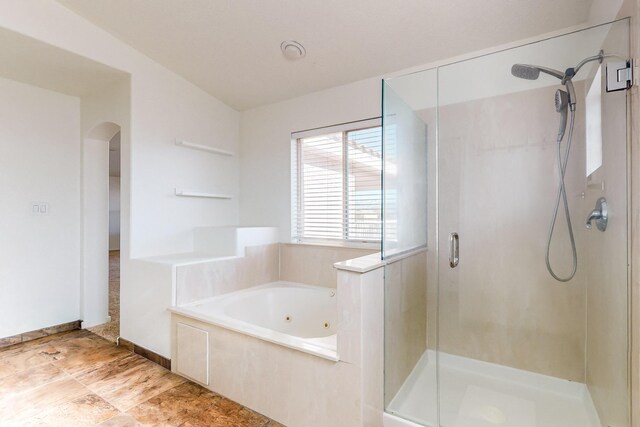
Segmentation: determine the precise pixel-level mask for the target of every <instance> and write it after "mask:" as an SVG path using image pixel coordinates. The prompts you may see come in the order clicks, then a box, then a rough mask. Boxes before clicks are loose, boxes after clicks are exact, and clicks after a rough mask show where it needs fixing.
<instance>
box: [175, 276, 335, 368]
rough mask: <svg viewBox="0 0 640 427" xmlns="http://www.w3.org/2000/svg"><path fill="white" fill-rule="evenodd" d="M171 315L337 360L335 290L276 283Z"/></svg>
mask: <svg viewBox="0 0 640 427" xmlns="http://www.w3.org/2000/svg"><path fill="white" fill-rule="evenodd" d="M171 311H172V312H174V313H177V314H180V315H182V316H186V317H190V318H192V319H196V320H200V321H203V322H207V323H211V324H214V325H217V326H221V327H223V328H227V329H230V330H232V331H236V332H240V333H243V334H246V335H250V336H252V337H256V338H260V339H262V340H265V341H269V342H272V343H276V344H280V345H283V346H285V347H289V348H292V349H295V350H300V351H303V352H305V353H309V354H313V355H316V356H319V357H323V358H325V359H329V360H333V361H337V360H338V354H337V350H336V342H337V340H336V330H337V318H338V308H337V303H336V290H335V289H334V288H325V287H321V286H311V285H303V284H301V283H292V282H282V281H280V282H273V283H267V284H265V285H260V286H254V287H252V288H248V289H243V290H241V291H236V292H231V293H227V294H222V295H219V296H216V297H213V298H209V299H206V300H202V301H197V302H195V303H190V304H185V305H182V306H180V307H174V308H172V309H171Z"/></svg>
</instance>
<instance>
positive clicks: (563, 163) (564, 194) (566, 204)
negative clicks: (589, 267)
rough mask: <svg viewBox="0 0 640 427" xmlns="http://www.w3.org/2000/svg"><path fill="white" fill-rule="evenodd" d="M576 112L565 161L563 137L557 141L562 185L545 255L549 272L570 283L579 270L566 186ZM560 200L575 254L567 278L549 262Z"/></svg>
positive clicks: (558, 279) (571, 119)
mask: <svg viewBox="0 0 640 427" xmlns="http://www.w3.org/2000/svg"><path fill="white" fill-rule="evenodd" d="M575 115H576V112H575V110H574V109H571V118H570V124H569V135H568V139H567V148H566V150H565V155H564V161H563V160H562V152H561V150H562V147H561V145H562V137H559V138H558V141H557V144H556V146H557V153H558V156H557V157H558V172H560V185H559V186H558V195H557V197H556V205H555V209H554V210H553V217H552V219H551V224H550V226H549V237H548V238H547V252H546V254H545V261H546V263H547V270H548V271H549V274H551V276H553V278H554V279H556V280H557V281H559V282H568V281H569V280H571V279H573V276H575V275H576V270H577V269H578V255H577V253H576V241H575V239H574V237H573V227H572V226H571V215H570V213H569V202H568V201H567V189H566V187H565V184H564V173H565V171H566V170H567V163H568V162H569V153H570V151H571V140H572V139H573V124H574V119H575ZM560 198H562V202H563V203H564V216H565V218H566V220H567V230H568V231H569V240H571V251H572V254H573V268H572V271H571V274H570V275H569V276H567V277H560V276H558V275H557V274H556V273H555V272H554V271H553V268H552V267H551V263H550V262H549V251H550V249H551V239H552V237H553V231H554V229H555V226H556V219H557V218H558V210H559V209H560Z"/></svg>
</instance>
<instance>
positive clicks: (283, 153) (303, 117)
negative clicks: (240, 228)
mask: <svg viewBox="0 0 640 427" xmlns="http://www.w3.org/2000/svg"><path fill="white" fill-rule="evenodd" d="M380 93H381V83H380V80H379V79H368V80H363V81H360V82H357V83H352V84H349V85H346V86H340V87H336V88H332V89H329V90H325V91H322V92H316V93H312V94H310V95H306V96H302V97H299V98H295V99H292V100H289V101H284V102H280V103H277V104H271V105H267V106H264V107H259V108H255V109H252V110H249V111H246V112H244V113H243V114H242V126H241V132H242V133H241V174H240V188H241V190H240V193H241V194H242V198H241V200H240V211H241V214H240V219H241V223H242V224H243V225H252V226H253V225H255V226H275V227H278V229H279V230H280V239H281V241H283V242H288V241H290V240H291V194H290V187H291V182H290V181H291V161H290V160H291V159H290V155H291V146H290V141H291V132H295V131H301V130H306V129H312V128H317V127H321V126H329V125H335V124H338V123H344V122H349V121H355V120H361V119H367V118H372V117H378V116H380Z"/></svg>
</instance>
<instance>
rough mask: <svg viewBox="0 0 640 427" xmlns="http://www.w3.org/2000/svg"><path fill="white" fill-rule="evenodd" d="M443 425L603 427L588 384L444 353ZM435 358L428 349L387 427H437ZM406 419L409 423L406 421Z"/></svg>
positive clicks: (398, 398) (403, 389)
mask: <svg viewBox="0 0 640 427" xmlns="http://www.w3.org/2000/svg"><path fill="white" fill-rule="evenodd" d="M439 358H440V385H441V396H440V425H441V426H442V427H490V426H496V425H499V426H501V427H599V426H600V421H599V419H598V415H597V413H596V410H595V408H594V406H593V402H592V400H591V396H590V395H589V392H588V390H587V387H586V385H584V384H582V383H576V382H572V381H567V380H563V379H559V378H554V377H550V376H546V375H541V374H536V373H532V372H528V371H523V370H519V369H514V368H509V367H505V366H501V365H496V364H492V363H487V362H481V361H478V360H473V359H468V358H464V357H459V356H453V355H449V354H443V353H441V354H440V355H439ZM435 361H436V354H435V352H433V351H427V352H425V353H424V354H423V355H422V358H421V359H420V361H419V362H418V364H417V365H416V366H415V368H414V369H413V371H412V372H411V374H410V375H409V377H408V378H407V380H406V381H405V382H404V384H403V385H402V387H401V388H400V390H399V391H398V393H397V394H396V396H395V397H394V398H393V400H392V401H391V403H390V404H389V407H388V408H387V412H388V413H387V414H385V426H387V427H392V426H393V427H396V426H398V427H399V426H414V425H426V426H435V425H436V423H435V421H436V398H437V390H436V364H435ZM405 420H409V422H406V421H405Z"/></svg>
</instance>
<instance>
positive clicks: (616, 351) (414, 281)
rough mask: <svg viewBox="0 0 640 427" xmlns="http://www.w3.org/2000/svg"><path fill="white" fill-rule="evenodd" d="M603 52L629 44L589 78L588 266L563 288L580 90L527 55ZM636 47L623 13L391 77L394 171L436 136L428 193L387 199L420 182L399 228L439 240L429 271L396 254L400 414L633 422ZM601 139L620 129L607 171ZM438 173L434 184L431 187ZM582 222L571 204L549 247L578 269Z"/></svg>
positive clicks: (394, 396)
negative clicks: (602, 227)
mask: <svg viewBox="0 0 640 427" xmlns="http://www.w3.org/2000/svg"><path fill="white" fill-rule="evenodd" d="M601 50H603V51H604V53H605V54H607V55H611V56H607V57H606V58H604V60H603V61H602V64H600V63H599V61H593V62H589V63H587V64H586V65H584V67H583V68H581V69H580V71H579V72H578V74H577V75H576V76H575V77H573V80H572V81H573V83H574V86H575V99H574V100H575V104H576V107H575V123H574V131H573V135H572V137H573V138H572V145H571V150H570V154H569V156H568V163H567V167H566V171H565V172H564V175H565V176H564V178H565V188H566V195H567V202H568V206H569V211H570V216H569V218H570V220H571V226H572V230H573V233H574V235H575V242H576V250H577V272H576V274H575V276H574V277H573V278H572V279H571V280H569V281H567V282H560V281H557V280H556V279H554V278H553V277H552V276H551V275H550V273H549V271H548V270H547V267H546V264H545V251H546V247H547V240H548V237H549V227H550V222H551V220H552V216H553V213H554V207H555V202H556V199H557V198H558V191H559V182H560V178H561V172H560V171H559V169H558V163H557V162H558V159H557V158H558V142H557V137H558V128H559V125H560V123H561V120H562V115H561V114H560V113H558V112H557V111H556V107H555V105H554V97H555V95H556V92H557V91H558V90H559V89H561V90H567V87H566V86H564V85H562V84H561V81H560V79H558V78H556V77H553V76H551V75H548V74H545V73H544V72H543V73H541V74H540V75H539V77H538V78H537V79H535V80H524V79H521V78H516V77H514V75H512V73H511V67H512V65H513V64H536V65H539V66H545V67H549V68H552V69H558V70H562V73H564V70H566V69H567V68H569V67H574V66H575V65H576V64H578V63H580V61H581V60H583V59H584V58H587V57H591V56H594V55H598V54H599V52H600V51H601ZM628 53H629V23H628V21H627V20H622V21H617V22H614V23H611V24H607V25H602V26H598V27H593V28H590V29H587V30H583V31H579V32H573V33H570V34H567V35H564V36H560V37H555V38H550V39H547V40H543V41H540V42H537V43H532V44H528V45H525V46H521V47H517V48H514V49H509V50H504V51H500V52H496V53H493V54H490V55H485V56H481V57H477V58H473V59H469V60H466V61H461V62H457V63H453V64H449V65H445V66H442V67H439V68H436V69H431V70H426V71H423V72H419V73H414V74H410V75H406V76H401V77H397V78H394V79H390V80H387V81H385V86H384V101H383V117H384V118H385V122H384V130H383V132H384V134H385V147H384V149H385V163H384V166H385V169H386V170H385V174H384V176H385V178H386V177H387V175H388V174H392V173H393V171H394V166H396V167H397V171H398V172H397V173H398V174H399V173H401V172H402V168H401V167H400V166H399V165H400V162H401V161H400V160H395V159H394V157H393V156H390V157H387V153H389V152H390V153H391V154H393V153H395V152H400V151H401V150H402V149H401V148H400V147H401V146H403V145H406V146H411V147H413V148H412V149H410V150H408V149H407V148H405V149H404V150H405V151H407V150H408V151H411V150H413V152H414V153H415V150H416V148H415V147H416V146H419V147H422V148H423V149H424V153H425V156H424V158H423V159H421V161H423V165H425V166H426V169H424V170H420V169H419V168H415V167H414V168H412V169H411V168H410V169H408V172H407V173H411V174H415V175H414V176H415V178H414V180H413V182H417V183H418V184H417V185H414V186H413V188H412V189H411V190H408V188H407V187H408V186H410V185H411V184H410V182H412V181H411V180H405V181H403V180H401V179H395V180H394V179H385V186H384V187H385V188H384V192H385V194H387V192H389V191H391V192H392V194H398V195H402V194H407V195H409V194H410V196H409V200H404V201H402V202H399V203H398V204H397V205H396V208H397V209H398V214H397V217H398V224H397V228H398V229H401V228H402V224H401V222H402V218H403V217H405V218H406V217H408V218H412V216H411V215H412V214H415V213H416V212H420V213H422V212H424V215H425V216H424V218H425V221H426V222H425V224H426V228H425V229H424V230H423V229H420V228H419V227H414V230H415V235H414V239H415V238H416V237H417V236H420V237H422V238H423V239H424V242H425V245H424V247H422V249H423V250H424V252H422V254H423V257H422V264H421V268H422V266H424V271H421V274H412V271H413V270H412V268H411V267H409V266H410V265H415V263H416V262H417V261H416V260H415V259H414V258H415V257H416V255H415V254H413V255H411V256H410V257H406V256H403V254H402V253H394V252H390V251H385V252H384V256H385V258H386V259H387V261H388V264H387V266H386V270H385V292H386V298H387V301H386V304H385V310H386V312H385V322H386V327H385V358H386V359H385V367H386V370H385V375H386V378H385V405H386V411H387V413H388V414H391V415H393V416H394V417H396V418H397V419H396V422H404V423H406V424H407V425H414V424H418V425H428V426H455V427H466V426H478V425H490V424H487V423H493V424H500V425H508V426H517V427H529V426H530V427H555V426H557V427H573V426H575V427H582V426H592V427H599V426H602V425H607V426H616V427H617V426H629V423H630V421H629V405H630V403H629V401H630V399H629V394H628V393H629V392H628V378H629V374H628V331H629V322H628V272H627V262H628V254H627V242H628V220H627V207H628V186H627V176H628V171H627V152H628V151H627V147H628V138H627V114H626V111H627V104H628V100H627V92H626V91H618V92H607V91H606V81H605V80H606V64H607V63H608V62H611V61H619V60H620V58H622V59H623V60H624V58H626V57H627V56H628ZM587 94H589V96H587ZM587 109H589V115H587ZM567 112H568V116H569V117H570V110H569V109H567ZM387 117H389V119H387ZM594 118H595V119H599V120H594ZM598 122H599V125H598ZM418 123H419V124H420V125H418ZM399 128H403V129H404V130H400V129H399ZM417 129H423V130H424V131H423V132H422V133H420V132H418V131H417ZM389 134H391V135H398V137H397V138H395V139H394V138H387V136H388V135H389ZM403 134H404V135H410V137H400V135H403ZM568 134H569V127H567V130H566V133H565V137H564V138H563V140H562V141H561V143H560V153H561V154H560V157H561V158H563V156H564V155H565V153H566V149H567V143H568ZM600 137H601V138H600ZM587 139H589V140H590V141H593V140H596V141H597V140H598V139H601V140H602V165H601V166H600V167H596V168H595V170H591V169H593V168H590V169H589V173H588V172H587V170H588V169H587V146H586V141H587ZM388 142H389V143H390V145H391V147H390V148H389V149H388V148H387V143H388ZM591 149H593V148H591ZM417 158H418V156H416V155H415V154H414V155H413V157H412V159H413V161H416V159H417ZM394 161H395V163H394ZM405 170H406V169H405ZM423 179H424V180H426V181H425V185H424V189H426V196H425V197H424V198H416V197H415V194H414V193H413V190H414V189H415V188H416V187H419V186H420V185H421V183H422V182H423V181H422V180H423ZM601 197H605V198H606V199H607V201H608V202H609V225H608V228H607V230H606V231H605V232H601V231H599V230H597V229H596V228H595V227H593V228H592V229H587V228H586V226H585V223H586V218H587V217H588V215H589V214H590V212H591V211H592V210H593V209H594V207H595V204H596V200H598V199H599V198H601ZM400 199H401V197H400V196H398V200H400ZM425 201H426V209H425V208H424V206H423V205H422V203H424V202H425ZM402 211H406V212H405V214H404V216H403V214H402ZM385 212H386V211H385ZM385 225H386V221H385ZM568 230H569V224H568V223H567V221H566V219H565V215H564V208H563V205H562V203H560V209H559V213H558V215H557V219H556V223H555V229H554V233H553V235H552V238H551V245H550V254H549V262H550V264H551V266H552V267H553V270H554V271H555V272H556V273H557V274H558V275H559V276H568V275H570V273H571V267H572V250H571V243H570V238H569V232H568ZM454 233H455V234H456V235H457V236H458V237H457V239H455V238H453V234H454ZM389 238H390V236H388V235H387V234H385V239H384V242H385V246H386V247H390V246H391V245H389V244H388V243H387V240H388V239H389ZM413 248H414V249H415V246H414V247H413ZM454 253H457V254H458V255H459V263H458V264H457V265H455V263H454V262H453V258H454V256H453V255H454ZM412 263H413V264H412ZM414 269H415V267H414ZM397 325H402V328H400V327H398V326H397ZM400 420H404V421H400ZM412 423H413V424H412ZM482 423H485V424H482Z"/></svg>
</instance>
